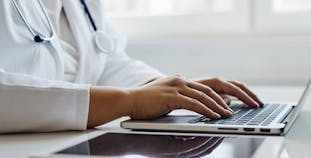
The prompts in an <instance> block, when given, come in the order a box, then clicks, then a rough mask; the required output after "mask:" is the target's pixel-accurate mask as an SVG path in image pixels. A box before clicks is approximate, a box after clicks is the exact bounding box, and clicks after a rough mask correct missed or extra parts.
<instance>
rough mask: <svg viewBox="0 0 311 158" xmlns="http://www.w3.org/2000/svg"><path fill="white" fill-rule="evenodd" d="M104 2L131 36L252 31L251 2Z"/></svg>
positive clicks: (111, 14)
mask: <svg viewBox="0 0 311 158" xmlns="http://www.w3.org/2000/svg"><path fill="white" fill-rule="evenodd" d="M103 2H104V4H105V9H106V11H107V12H108V14H109V15H110V16H111V17H112V18H113V20H114V22H115V23H116V24H117V26H119V28H120V29H121V30H122V31H123V32H126V33H127V34H130V35H131V34H132V35H146V34H156V35H161V34H165V35H167V34H196V33H198V34H199V33H200V34H201V33H205V32H223V31H232V30H234V31H239V30H245V29H246V28H247V27H248V19H249V14H248V11H249V10H248V3H249V2H248V0H103ZM228 26H230V27H228Z"/></svg>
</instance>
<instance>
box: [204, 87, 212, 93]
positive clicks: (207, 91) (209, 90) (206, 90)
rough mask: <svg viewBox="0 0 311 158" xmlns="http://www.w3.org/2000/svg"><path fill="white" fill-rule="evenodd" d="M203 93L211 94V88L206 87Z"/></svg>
mask: <svg viewBox="0 0 311 158" xmlns="http://www.w3.org/2000/svg"><path fill="white" fill-rule="evenodd" d="M205 92H206V93H208V94H209V93H213V92H214V91H213V89H212V88H211V87H208V86H206V87H205Z"/></svg>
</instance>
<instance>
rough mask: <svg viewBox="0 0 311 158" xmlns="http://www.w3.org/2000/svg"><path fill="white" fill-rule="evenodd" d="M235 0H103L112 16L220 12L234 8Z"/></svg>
mask: <svg viewBox="0 0 311 158" xmlns="http://www.w3.org/2000/svg"><path fill="white" fill-rule="evenodd" d="M234 1H235V0H104V4H105V7H106V10H107V11H108V12H109V13H110V15H111V16H112V17H131V16H134V17H139V16H176V15H185V14H188V15H189V14H204V13H222V12H228V11H233V10H234V9H235V3H234Z"/></svg>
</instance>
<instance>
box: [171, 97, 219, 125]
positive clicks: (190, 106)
mask: <svg viewBox="0 0 311 158" xmlns="http://www.w3.org/2000/svg"><path fill="white" fill-rule="evenodd" d="M169 106H170V108H171V109H172V110H173V109H186V110H190V111H194V112H197V113H199V114H202V115H204V116H208V117H209V118H211V119H219V118H220V117H221V116H220V115H219V114H217V113H216V112H214V111H212V110H211V109H209V108H208V107H206V106H205V105H204V104H202V103H201V102H199V101H198V100H196V99H193V98H190V97H187V96H184V95H182V94H180V95H179V96H178V97H174V98H173V99H172V102H171V104H169Z"/></svg>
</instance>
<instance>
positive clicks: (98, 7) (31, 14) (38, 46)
mask: <svg viewBox="0 0 311 158" xmlns="http://www.w3.org/2000/svg"><path fill="white" fill-rule="evenodd" d="M22 2H24V3H22ZM21 3H22V4H21V5H23V6H22V8H23V11H24V14H25V15H26V17H27V18H28V20H29V21H30V22H31V24H32V26H33V28H35V29H36V30H38V31H39V32H42V33H43V34H45V35H47V34H49V30H48V27H47V25H46V23H45V21H46V20H45V19H44V18H43V13H42V11H41V9H40V8H39V5H38V3H34V1H21ZM87 4H88V7H89V9H90V11H91V14H92V15H93V17H94V19H95V21H96V24H97V26H98V27H99V29H101V30H104V31H106V32H107V33H109V35H110V36H111V37H113V38H114V39H115V40H116V41H117V49H116V51H115V52H113V53H112V54H110V55H107V54H105V53H98V50H97V49H96V46H95V45H94V43H93V36H92V35H93V33H94V31H93V30H92V29H91V28H90V24H89V21H88V19H87V18H86V17H85V13H84V11H83V9H82V8H81V5H80V2H79V1H77V0H64V1H63V7H64V9H65V11H66V15H67V18H68V21H69V24H70V26H71V28H72V30H71V31H72V33H73V36H74V38H75V42H77V46H78V50H79V70H78V74H77V77H76V81H75V83H69V82H66V81H64V61H63V58H62V51H63V50H62V48H61V47H60V39H59V37H57V36H56V38H55V39H54V40H53V41H51V42H50V43H45V44H42V43H35V42H34V41H33V36H32V35H31V34H30V32H29V31H28V29H27V27H26V26H25V24H24V23H23V21H22V20H21V17H20V16H19V14H18V13H17V12H16V9H15V8H14V6H13V4H12V2H11V0H2V1H0V48H1V50H0V133H6V132H32V131H36V132H41V131H59V130H84V129H86V126H87V117H88V108H89V107H88V106H89V97H90V96H89V89H90V86H91V85H103V86H118V87H133V86H136V85H138V84H141V83H143V82H145V81H147V80H149V79H151V78H154V77H159V76H162V74H161V73H160V72H158V71H157V70H155V69H153V68H151V67H149V66H147V65H145V64H144V63H142V62H140V61H135V60H132V59H131V58H129V57H128V56H127V55H126V53H125V52H124V48H125V39H124V38H123V37H122V36H120V34H119V33H118V32H116V31H115V30H114V29H113V28H112V27H111V25H110V24H109V22H108V20H107V19H106V18H105V17H104V13H103V9H102V4H101V2H100V0H87Z"/></svg>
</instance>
